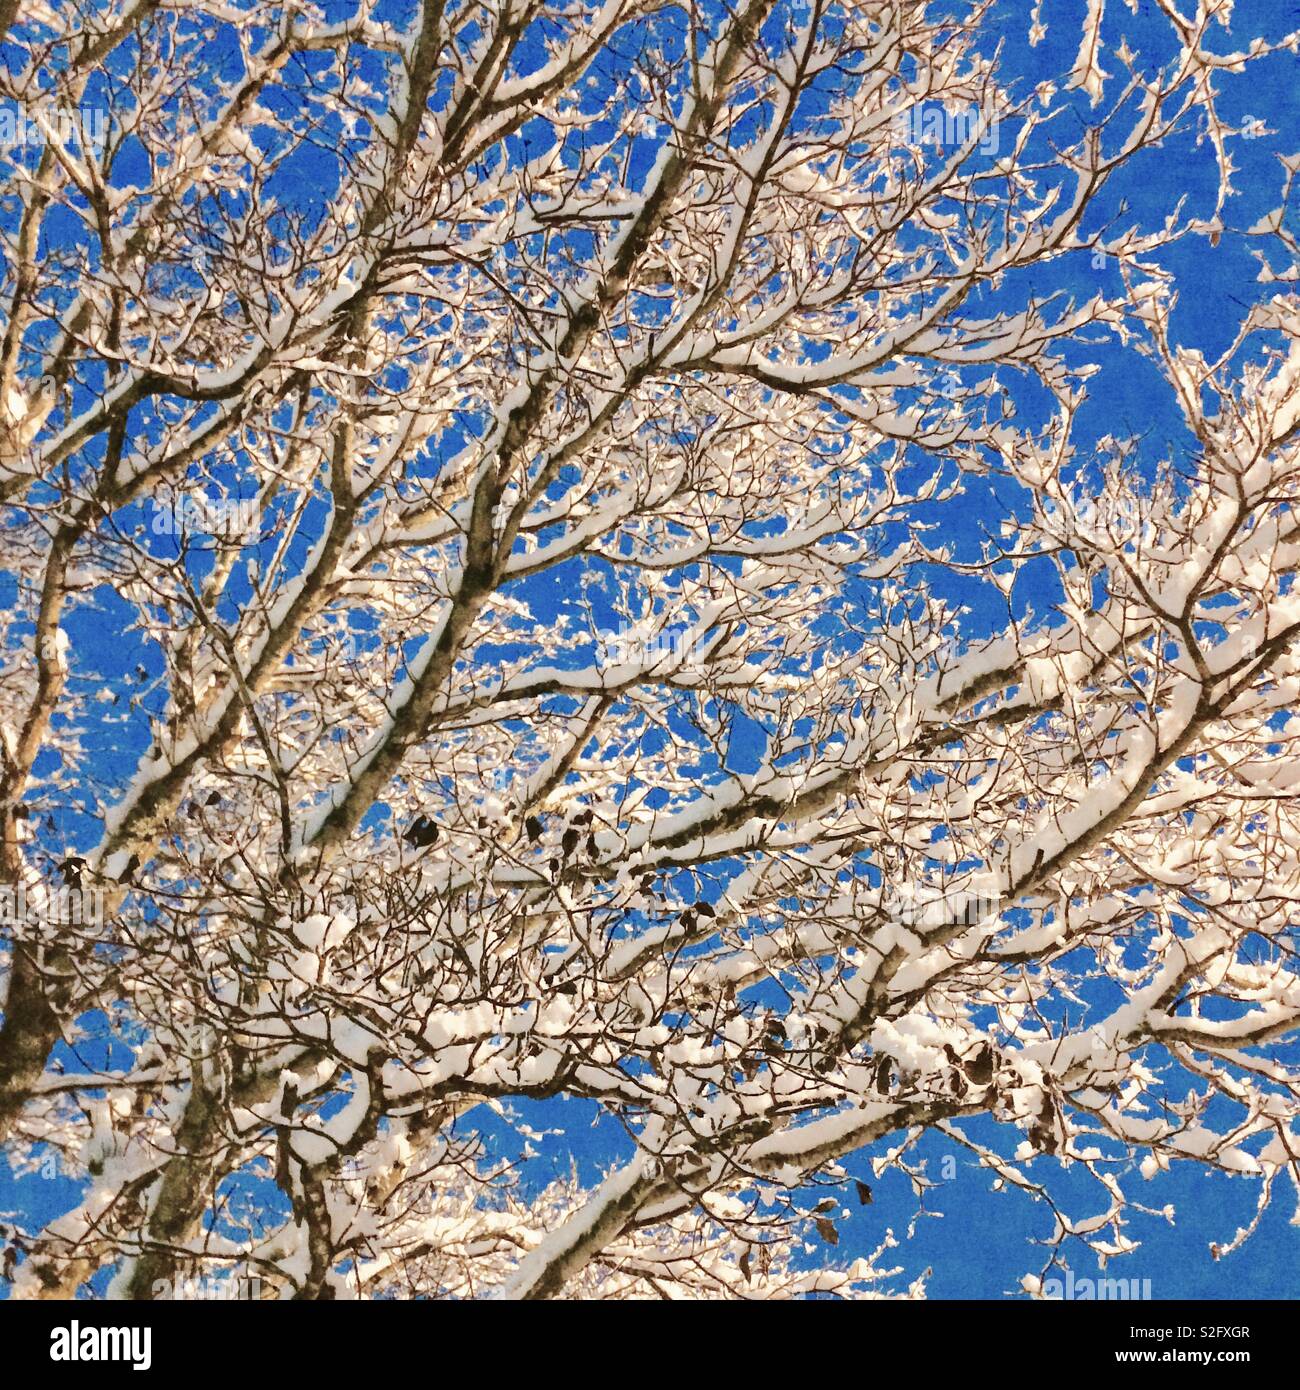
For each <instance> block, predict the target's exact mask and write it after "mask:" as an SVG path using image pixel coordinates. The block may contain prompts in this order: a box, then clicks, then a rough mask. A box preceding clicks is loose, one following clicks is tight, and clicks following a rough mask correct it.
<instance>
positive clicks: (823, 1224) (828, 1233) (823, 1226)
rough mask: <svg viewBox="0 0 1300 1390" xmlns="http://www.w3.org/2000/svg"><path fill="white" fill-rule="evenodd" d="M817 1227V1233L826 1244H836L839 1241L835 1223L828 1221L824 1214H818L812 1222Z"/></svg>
mask: <svg viewBox="0 0 1300 1390" xmlns="http://www.w3.org/2000/svg"><path fill="white" fill-rule="evenodd" d="M814 1224H815V1225H816V1227H817V1234H818V1235H819V1236H821V1238H822V1239H823V1240H824V1241H825V1242H826V1244H827V1245H838V1244H839V1243H840V1233H839V1232H838V1231H837V1230H836V1229H835V1223H834V1222H833V1221H828V1220H827V1219H826V1218H825V1217H824V1216H819V1217H818V1218H817V1220H816V1222H815V1223H814Z"/></svg>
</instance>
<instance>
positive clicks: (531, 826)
mask: <svg viewBox="0 0 1300 1390" xmlns="http://www.w3.org/2000/svg"><path fill="white" fill-rule="evenodd" d="M524 829H525V830H526V831H527V832H528V839H529V841H530V842H531V843H532V844H534V845H535V844H536V843H537V842H538V840H540V839H541V838H542V819H541V817H540V816H529V817H528V818H527V820H525V821H524Z"/></svg>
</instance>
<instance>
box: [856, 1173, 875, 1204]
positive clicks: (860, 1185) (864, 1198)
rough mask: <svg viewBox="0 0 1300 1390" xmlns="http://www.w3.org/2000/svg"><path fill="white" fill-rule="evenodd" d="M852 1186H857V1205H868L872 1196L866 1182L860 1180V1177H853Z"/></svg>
mask: <svg viewBox="0 0 1300 1390" xmlns="http://www.w3.org/2000/svg"><path fill="white" fill-rule="evenodd" d="M853 1186H854V1187H855V1188H857V1192H858V1205H859V1206H863V1207H869V1206H870V1205H871V1203H872V1201H873V1200H874V1198H873V1197H872V1195H871V1189H870V1188H869V1187H868V1186H867V1184H866V1183H864V1182H863V1181H862V1179H861V1178H854V1180H853Z"/></svg>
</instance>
